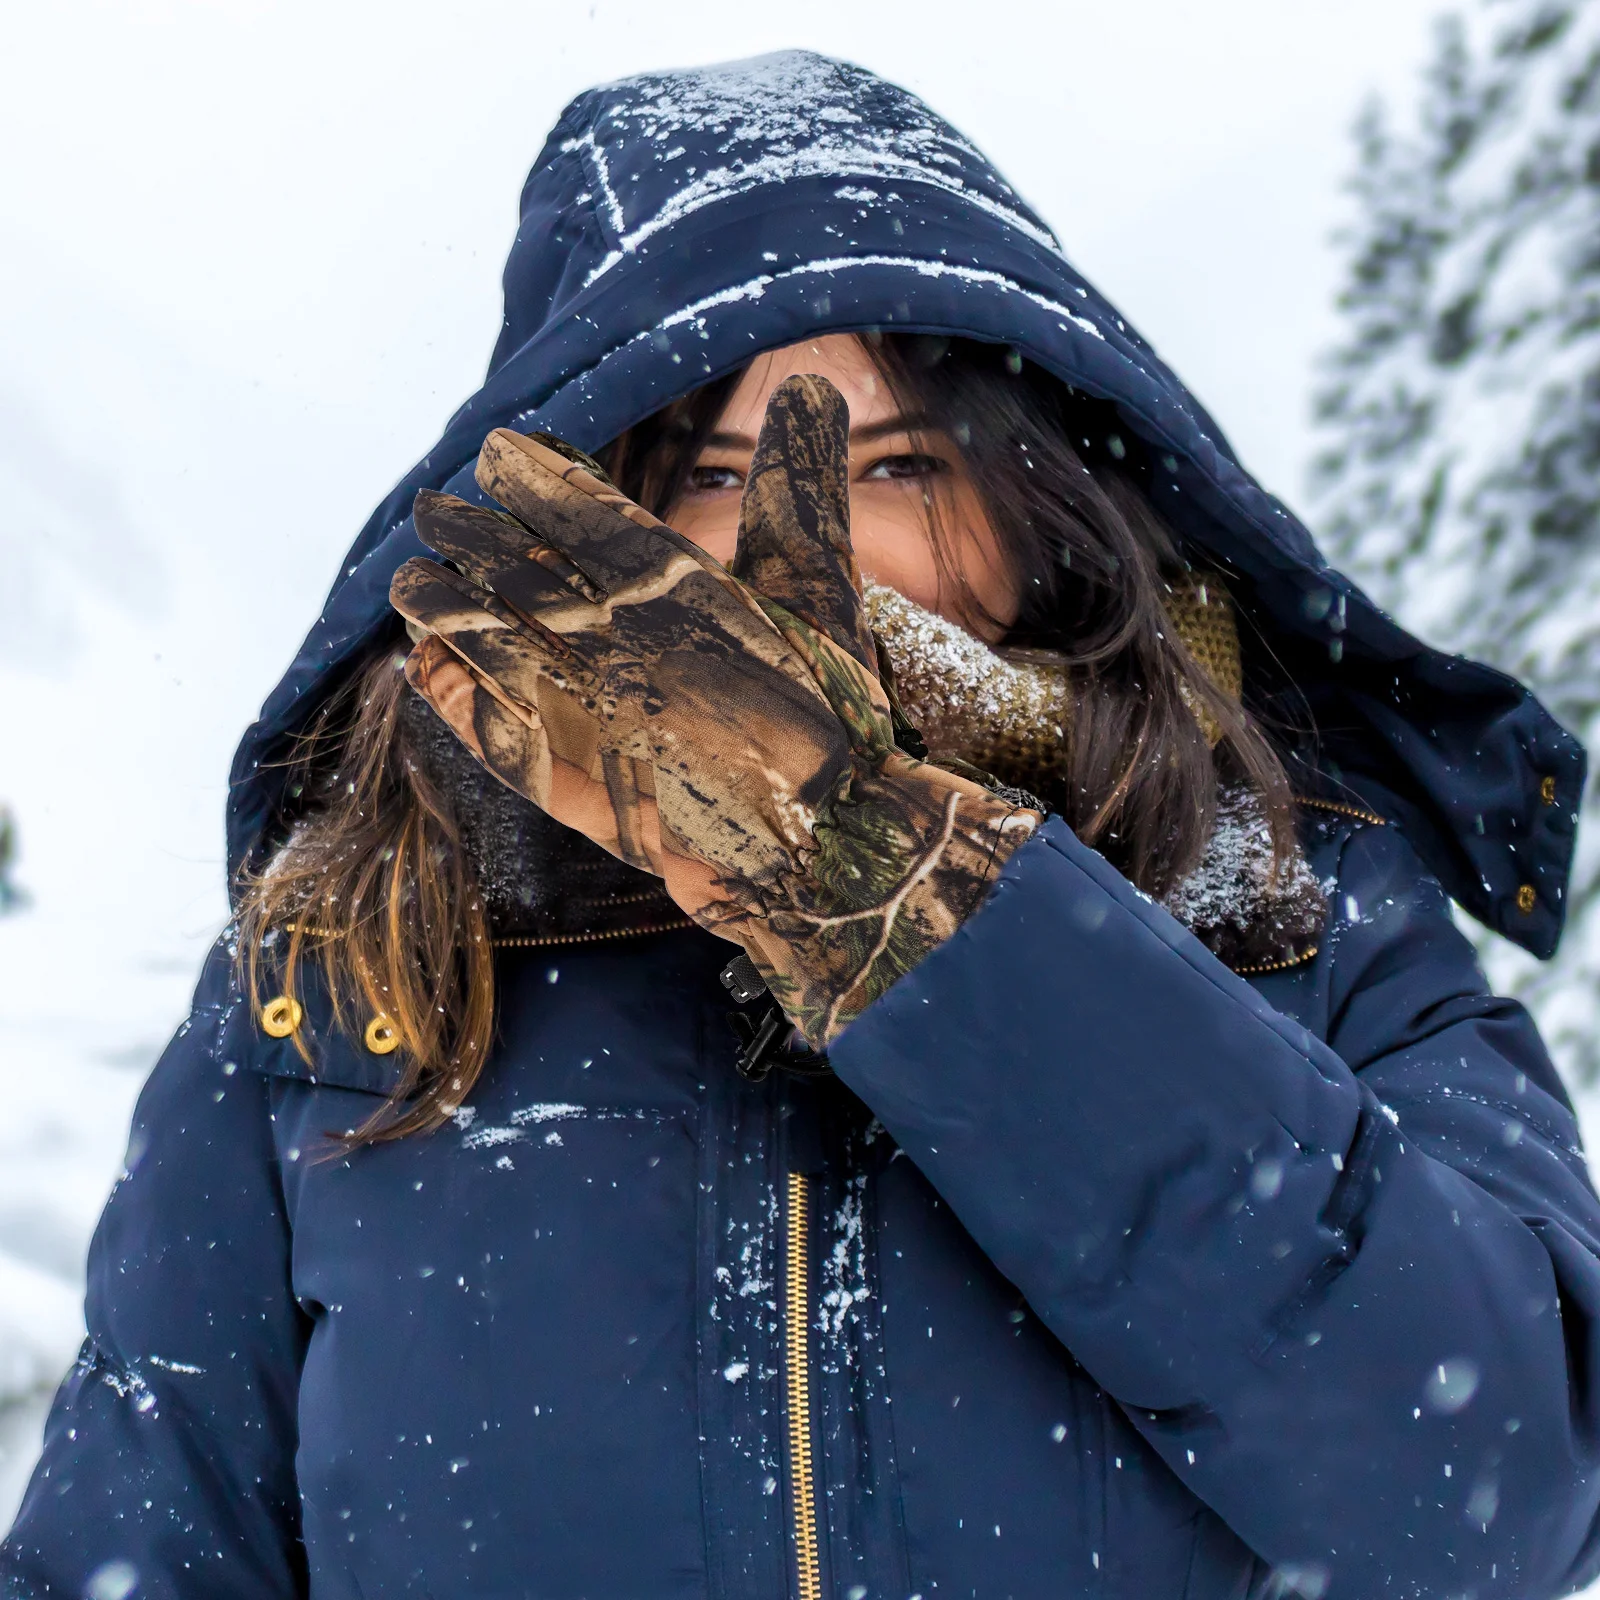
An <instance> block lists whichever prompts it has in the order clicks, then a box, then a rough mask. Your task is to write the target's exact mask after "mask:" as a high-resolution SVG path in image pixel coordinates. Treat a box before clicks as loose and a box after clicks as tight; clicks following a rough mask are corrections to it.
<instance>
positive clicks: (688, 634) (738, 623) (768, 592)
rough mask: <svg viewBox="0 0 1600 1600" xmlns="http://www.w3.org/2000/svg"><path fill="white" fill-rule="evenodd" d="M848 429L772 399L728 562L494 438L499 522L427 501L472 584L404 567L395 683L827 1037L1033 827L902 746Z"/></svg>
mask: <svg viewBox="0 0 1600 1600" xmlns="http://www.w3.org/2000/svg"><path fill="white" fill-rule="evenodd" d="M847 425H848V416H847V413H846V410H845V406H844V403H843V401H842V399H841V398H840V396H839V394H838V392H837V390H835V389H834V388H833V386H832V385H831V384H829V383H827V382H826V381H825V380H823V379H819V378H815V377H797V378H792V379H789V380H788V381H787V382H785V383H784V384H782V385H781V386H780V387H779V388H778V389H777V390H776V391H774V394H773V396H772V400H771V403H770V405H769V407H768V409H767V414H766V419H765V421H764V423H763V426H762V430H761V437H760V441H759V443H758V447H757V451H756V456H755V460H754V462H753V464H752V468H751V472H750V476H749V479H748V482H747V485H746V488H745V492H744V497H743V506H742V510H741V517H740V533H739V546H738V553H737V555H736V556H735V559H734V563H733V568H732V570H731V571H730V570H729V569H727V568H724V567H722V566H721V565H720V564H719V563H718V562H716V561H715V560H713V559H712V558H711V557H710V556H708V555H707V554H705V553H704V552H703V551H702V550H700V549H698V548H697V547H696V546H695V545H693V544H691V543H690V542H689V541H688V540H686V539H684V538H682V537H681V536H680V535H678V534H676V533H674V532H673V531H672V530H671V529H670V528H668V527H666V526H665V525H664V524H663V523H661V522H659V521H658V520H657V519H656V518H654V517H652V516H651V515H650V514H649V513H648V512H646V511H644V510H643V509H642V508H640V507H639V506H636V505H634V504H633V503H632V502H631V501H628V500H627V499H625V498H624V497H623V496H622V495H620V494H619V493H617V491H616V490H615V489H613V488H611V487H610V486H609V485H607V484H606V483H604V482H603V481H602V480H601V479H599V478H597V477H596V476H595V475H594V474H593V473H591V472H589V471H588V470H586V469H585V468H584V467H583V466H581V465H577V464H574V463H573V462H572V461H571V460H569V459H568V458H567V457H565V456H563V455H561V454H559V453H557V452H556V451H555V450H552V449H550V448H548V447H547V446H545V445H543V444H540V443H539V442H538V441H537V440H534V439H529V438H525V437H523V436H521V435H518V434H514V433H510V432H507V431H505V430H496V431H495V432H494V433H492V434H490V435H489V438H488V439H487V440H486V441H485V443H484V447H483V451H482V453H481V455H480V456H479V459H478V481H479V483H480V484H481V485H482V487H483V488H484V490H485V491H486V492H487V493H489V494H490V495H492V496H493V497H494V498H495V499H496V500H498V501H499V502H500V503H501V504H502V505H503V506H506V507H507V508H508V511H509V513H510V514H509V515H508V514H506V513H502V512H495V511H489V510H484V509H482V508H479V507H474V506H471V505H468V504H467V503H466V502H464V501H461V500H458V499H455V498H454V497H452V496H447V495H438V494H432V493H428V492H424V493H422V494H420V495H419V496H418V500H417V506H416V521H417V528H418V531H419V533H420V534H421V535H422V537H423V538H424V539H426V540H427V541H428V543H429V544H431V545H432V546H433V547H434V548H435V549H436V550H438V551H439V552H440V553H441V554H442V555H443V556H445V557H446V558H447V559H448V560H449V561H450V562H451V563H453V565H454V567H455V568H456V569H457V570H454V571H452V570H451V569H450V568H448V567H444V566H440V565H438V564H436V563H434V562H431V561H426V560H413V561H410V562H407V563H406V565H405V566H404V567H402V568H401V569H400V571H399V573H397V574H396V576H395V580H394V584H393V587H392V589H391V598H392V600H393V603H394V605H395V607H396V609H397V610H399V611H400V612H401V613H402V615H404V616H405V617H406V618H407V619H408V621H409V622H410V623H411V625H412V628H413V632H414V633H420V634H421V636H422V637H421V638H420V641H419V643H418V644H417V647H416V649H415V650H414V651H413V652H412V655H411V658H410V660H409V661H408V662H407V675H408V677H409V678H410V680H411V682H412V683H413V684H414V685H415V686H416V688H417V689H418V690H419V692H420V693H422V694H423V695H424V697H425V698H427V699H428V701H429V702H430V703H431V704H432V705H433V707H434V708H435V710H437V711H438V712H439V714H440V715H441V716H442V717H443V718H444V719H445V720H446V722H448V723H449V724H450V726H451V727H452V728H453V729H454V730H455V732H456V733H457V735H458V736H459V737H460V738H461V739H462V740H463V742H464V743H465V744H466V745H467V746H468V748H469V749H471V750H472V751H473V753H474V754H475V755H476V756H477V757H478V759H479V760H481V761H482V762H483V763H484V765H485V766H486V767H487V768H488V769H489V770H490V771H491V772H493V773H494V774H495V775H496V776H497V777H498V778H500V779H501V781H502V782H505V783H507V784H509V785H510V786H511V787H512V788H513V789H516V790H517V791H518V792H520V793H522V794H524V795H526V796H527V797H528V798H529V799H531V800H532V801H534V803H535V804H537V805H539V806H540V807H542V808H543V809H544V810H546V811H547V812H549V814H550V815H552V816H553V817H555V818H556V819H557V820H558V821H560V822H563V823H565V824H566V825H568V826H569V827H573V828H576V829H577V830H578V831H579V832H581V833H584V834H586V835H587V836H588V837H589V838H591V839H593V840H594V841H595V842H596V843H598V844H601V845H603V846H604V847H605V848H606V849H608V850H610V851H612V852H613V853H614V854H616V855H619V856H621V857H622V858H623V859H624V860H626V861H629V862H630V863H632V864H633V865H635V866H638V867H641V868H643V869H645V870H647V871H649V872H653V873H655V874H657V875H658V876H660V877H661V878H662V879H663V880H664V881H665V883H666V885H667V889H668V892H669V893H670V894H671V895H672V897H673V898H674V900H676V901H677V903H678V904H679V905H681V906H682V907H683V908H684V909H685V911H687V912H688V913H689V914H690V915H691V916H693V917H694V918H695V919H696V920H697V921H698V922H700V923H701V924H702V925H703V926H705V927H708V928H710V929H712V930H713V931H714V932H716V933H718V934H721V935H722V936H723V937H725V938H728V939H731V940H733V941H734V942H736V943H738V944H740V945H742V946H743V947H744V948H745V949H746V950H747V951H748V952H749V954H750V955H751V957H752V959H754V961H755V962H756V964H757V965H758V966H759V967H760V968H761V970H762V972H763V974H764V975H765V976H766V977H767V980H768V983H769V986H770V987H771V988H772V991H773V993H774V995H775V996H776V998H777V999H778V1000H779V1002H780V1004H782V1005H783V1007H784V1009H785V1011H786V1012H787V1013H788V1015H789V1017H790V1018H791V1020H792V1021H794V1022H795V1023H796V1025H797V1026H798V1027H799V1028H800V1030H801V1032H802V1033H803V1034H804V1035H805V1036H806V1038H807V1039H808V1040H809V1041H810V1042H811V1043H813V1044H815V1045H820V1044H824V1043H826V1042H827V1040H828V1039H830V1038H831V1037H832V1036H833V1035H834V1034H835V1033H836V1032H837V1031H838V1030H839V1029H840V1028H842V1027H843V1026H844V1025H845V1024H846V1023H847V1022H849V1021H850V1020H851V1019H852V1018H853V1017H854V1016H856V1015H857V1014H859V1012H860V1011H861V1010H863V1009H864V1008H865V1007H866V1006H867V1005H868V1004H869V1003H870V1002H871V1001H872V1000H873V999H874V998H876V997H877V995H879V994H881V993H882V992H883V991H884V990H885V989H886V988H887V987H888V986H889V985H890V984H891V983H893V982H894V980H895V979H896V978H898V977H899V976H900V975H901V974H903V973H904V972H906V971H908V970H909V969H910V968H911V967H912V966H914V965H915V964H916V963H917V962H918V961H920V960H921V959H922V957H923V956H924V955H925V954H927V952H928V951H929V950H931V949H932V948H934V947H935V946H936V945H937V944H939V943H941V942H942V941H943V940H944V939H945V938H947V937H948V936H949V935H950V933H952V932H953V931H954V929H955V928H956V927H957V926H959V924H960V923H961V921H962V920H963V919H964V918H965V917H966V915H967V914H968V913H969V912H970V911H972V910H973V909H974V908H975V907H976V905H977V904H978V902H979V900H980V899H981V897H982V894H983V891H984V888H985V886H986V884H987V883H988V881H989V880H990V878H991V877H992V876H993V874H994V873H995V872H996V871H997V870H998V868H999V866H1000V864H1001V863H1003V862H1004V861H1005V859H1006V858H1007V857H1008V856H1009V855H1010V854H1011V852H1012V851H1013V850H1014V849H1015V848H1016V847H1017V845H1018V844H1020V843H1021V842H1022V840H1023V839H1025V838H1027V837H1028V836H1029V835H1030V834H1031V833H1032V832H1033V830H1034V828H1035V827H1036V826H1037V825H1038V823H1039V820H1040V819H1039V817H1038V815H1037V813H1035V812H1033V811H1029V810H1024V809H1019V808H1017V807H1015V806H1013V805H1011V804H1009V803H1008V802H1006V801H1004V800H1002V799H1000V798H999V797H998V796H996V795H994V794H992V793H990V792H989V791H988V790H986V789H984V788H982V787H981V786H980V785H978V784H976V783H973V782H970V781H968V780H967V779H965V778H961V777H957V776H955V775H953V774H951V773H948V772H944V771H941V770H940V769H938V768H935V767H930V766H927V765H925V764H923V763H920V762H916V761H913V760H911V759H910V758H908V757H906V756H905V755H903V754H902V753H901V752H900V751H898V750H897V749H896V748H895V746H894V741H893V735H892V731H891V723H890V714H889V708H888V702H887V699H886V697H885V695H884V693H883V689H882V686H881V685H880V683H879V681H878V676H877V670H876V657H875V653H874V649H873V644H872V636H871V632H870V629H869V628H868V626H867V623H866V620H865V617H864V615H863V610H862V604H861V598H860V593H859V582H858V579H857V575H856V569H855V562H854V558H853V555H852V553H851V549H850V537H849V522H848V519H849V500H848V489H847V483H846V477H845V459H846V435H847Z"/></svg>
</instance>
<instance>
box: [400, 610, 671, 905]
mask: <svg viewBox="0 0 1600 1600" xmlns="http://www.w3.org/2000/svg"><path fill="white" fill-rule="evenodd" d="M406 678H407V680H408V681H409V682H410V684H411V686H412V687H413V688H414V689H415V690H416V691H417V693H418V694H420V695H421V696H422V698H423V699H424V700H426V701H427V702H428V704H429V705H430V706H432V707H433V709H434V710H435V711H436V712H437V713H438V714H439V716H440V717H441V718H442V719H443V720H444V721H445V723H446V724H447V725H448V726H449V728H450V730H451V731H452V732H453V733H454V734H455V736H456V737H457V738H458V739H459V740H460V741H461V742H462V744H463V745H465V746H466V748H467V750H468V751H469V752H470V753H471V754H472V756H473V757H474V758H475V759H476V760H477V761H478V763H479V764H480V765H481V766H482V767H483V768H484V770H485V771H487V772H488V773H489V774H490V775H491V776H492V777H494V778H497V779H498V780H499V781H500V782H501V783H503V784H505V785H506V787H507V788H509V789H512V790H514V791H515V792H516V793H517V794H520V795H522V796H523V797H524V798H526V799H528V800H531V801H532V802H533V803H534V804H535V805H536V806H538V807H539V809H540V810H541V811H543V812H545V813H546V814H547V815H549V816H551V817H554V818H555V820H556V821H557V822H560V823H562V824H564V825H565V826H566V827H569V828H573V829H575V830H576V831H577V832H579V833H581V834H583V835H584V836H585V837H587V838H589V839H592V840H593V841H594V842H595V843H596V844H598V845H600V846H601V847H602V848H603V849H606V850H609V851H610V852H611V854H612V855H614V856H618V857H620V858H621V859H622V860H624V861H626V862H627V863H628V865H629V866H631V867H637V868H639V869H640V870H641V871H643V872H653V873H655V874H656V875H657V876H658V877H659V876H660V875H661V863H660V859H659V857H660V841H659V828H657V827H654V826H652V825H651V819H652V818H653V814H654V807H655V800H654V797H653V794H652V793H651V781H650V780H651V774H650V773H649V770H648V768H642V767H641V765H640V764H639V763H636V762H634V761H631V760H630V759H629V758H628V757H627V756H624V755H621V754H619V753H617V752H615V751H611V750H607V749H604V748H603V747H601V746H600V745H599V741H598V733H599V730H598V727H597V725H595V724H594V723H592V722H590V723H589V725H588V727H587V728H585V729H584V730H583V733H584V734H585V735H586V737H580V739H578V740H576V741H575V740H573V739H572V738H571V737H570V733H571V724H572V722H573V717H572V710H573V708H572V707H571V705H570V703H567V704H566V705H565V706H561V705H557V706H555V707H550V706H545V707H536V706H529V705H525V704H523V703H521V702H520V701H518V700H517V699H515V698H514V697H512V696H510V695H508V694H507V693H506V691H505V689H504V687H503V686H502V685H501V684H499V683H497V682H496V681H495V680H494V679H493V678H489V677H486V676H484V675H483V674H482V673H481V672H478V671H477V670H476V669H475V668H474V667H473V666H472V664H471V663H470V662H469V661H466V660H464V659H462V657H461V656H459V655H458V654H457V653H456V652H455V650H453V649H452V648H451V646H450V644H449V643H448V642H447V641H445V640H444V639H441V638H439V637H438V636H437V635H434V634H429V635H428V636H427V637H426V638H425V639H423V640H422V641H421V643H419V644H418V645H417V646H416V648H415V649H414V650H412V652H411V654H410V655H409V656H408V657H407V658H406ZM552 709H554V710H555V711H556V715H555V716H554V717H550V716H548V715H547V713H548V712H549V711H550V710H552ZM563 711H564V712H565V713H566V715H562V714H561V713H562V712H563ZM580 720H581V719H580ZM563 725H565V726H563ZM552 732H554V733H555V737H553V738H552V736H551V735H552ZM563 734H566V735H567V737H563V736H562V735H563ZM645 812H648V813H649V816H646V815H644V814H643V813H645Z"/></svg>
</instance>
